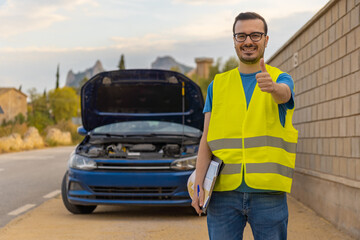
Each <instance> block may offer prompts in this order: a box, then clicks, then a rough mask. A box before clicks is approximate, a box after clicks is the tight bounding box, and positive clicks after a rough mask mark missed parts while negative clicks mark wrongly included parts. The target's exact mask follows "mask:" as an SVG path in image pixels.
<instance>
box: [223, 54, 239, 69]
mask: <svg viewBox="0 0 360 240" xmlns="http://www.w3.org/2000/svg"><path fill="white" fill-rule="evenodd" d="M238 66H239V61H238V59H237V58H236V57H230V58H229V59H228V60H227V61H226V62H225V64H224V66H223V69H222V72H226V71H229V70H231V69H234V68H236V67H238Z"/></svg>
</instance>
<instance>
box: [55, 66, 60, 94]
mask: <svg viewBox="0 0 360 240" xmlns="http://www.w3.org/2000/svg"><path fill="white" fill-rule="evenodd" d="M59 77H60V73H59V64H58V66H57V71H56V86H55V89H58V88H59Z"/></svg>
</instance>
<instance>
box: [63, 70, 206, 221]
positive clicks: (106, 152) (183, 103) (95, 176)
mask: <svg viewBox="0 0 360 240" xmlns="http://www.w3.org/2000/svg"><path fill="white" fill-rule="evenodd" d="M203 106H204V99H203V97H202V94H201V90H200V88H199V86H198V85H196V84H195V83H194V82H192V81H191V80H190V79H188V78H187V77H185V76H184V75H182V74H180V73H177V72H173V71H165V70H149V69H148V70H119V71H110V72H102V73H100V74H98V75H96V76H94V77H93V78H91V79H90V80H89V81H87V82H86V84H85V85H84V86H83V87H82V89H81V115H82V123H83V126H82V127H80V128H79V129H78V132H79V133H80V134H82V135H84V136H85V137H84V140H83V141H82V142H81V143H80V144H79V145H78V146H76V149H75V150H74V151H73V153H72V154H71V155H70V159H69V162H68V170H67V171H66V173H65V175H64V178H63V181H62V186H61V190H62V199H63V202H64V205H65V207H66V208H67V209H68V210H69V211H70V212H71V213H74V214H89V213H92V212H93V211H94V210H95V208H96V206H97V205H104V204H107V205H109V204H113V205H119V204H133V205H172V206H190V204H191V199H190V197H189V195H188V192H187V187H186V184H187V179H188V177H189V176H190V174H191V173H192V171H193V170H194V168H195V163H196V157H197V152H198V146H199V142H200V138H201V136H202V129H203V122H204V116H203V114H202V109H203Z"/></svg>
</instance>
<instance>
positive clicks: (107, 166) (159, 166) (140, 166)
mask: <svg viewBox="0 0 360 240" xmlns="http://www.w3.org/2000/svg"><path fill="white" fill-rule="evenodd" d="M97 169H98V170H108V171H111V170H115V171H116V170H118V171H119V170H120V171H127V170H130V171H133V170H136V171H154V170H155V171H169V170H170V169H171V168H170V163H149V164H146V163H136V162H134V163H108V162H107V163H102V162H98V163H97Z"/></svg>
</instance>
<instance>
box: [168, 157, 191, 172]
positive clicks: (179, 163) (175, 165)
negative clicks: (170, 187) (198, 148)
mask: <svg viewBox="0 0 360 240" xmlns="http://www.w3.org/2000/svg"><path fill="white" fill-rule="evenodd" d="M196 159H197V156H192V157H187V158H181V159H178V160H175V161H173V162H172V163H171V165H170V167H171V168H172V169H175V170H191V169H195V166H196Z"/></svg>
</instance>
